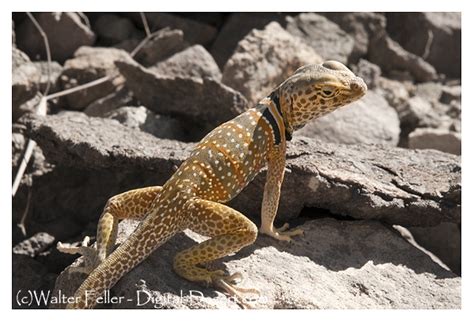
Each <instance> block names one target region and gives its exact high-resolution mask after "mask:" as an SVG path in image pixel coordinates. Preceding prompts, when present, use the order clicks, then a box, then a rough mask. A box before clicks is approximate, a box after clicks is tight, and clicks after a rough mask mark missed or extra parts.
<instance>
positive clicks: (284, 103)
mask: <svg viewBox="0 0 474 322" xmlns="http://www.w3.org/2000/svg"><path fill="white" fill-rule="evenodd" d="M366 92H367V85H366V84H365V83H364V81H363V80H362V78H360V77H357V76H356V75H354V73H352V72H351V71H350V70H349V68H347V67H346V66H344V65H343V64H342V63H339V62H337V61H332V60H330V61H326V62H324V63H322V64H318V65H306V66H303V67H300V68H298V69H297V70H296V72H295V73H294V74H293V75H292V76H291V77H289V78H288V79H287V80H285V81H284V82H283V83H282V84H281V85H280V86H278V87H277V88H276V89H275V91H274V92H273V93H272V95H276V96H277V97H278V101H279V103H280V106H281V110H282V114H283V119H284V122H285V126H286V127H287V131H288V132H289V133H292V132H293V131H295V130H297V129H299V128H301V127H303V126H304V125H305V124H306V123H308V122H309V121H310V120H312V119H315V118H318V117H321V116H323V115H325V114H327V113H329V112H332V111H334V110H335V109H337V108H339V107H341V106H343V105H346V104H349V103H351V102H353V101H355V100H357V99H359V98H361V97H362V96H363V95H364V94H365V93H366Z"/></svg>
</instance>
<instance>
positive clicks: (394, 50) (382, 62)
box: [368, 33, 438, 82]
mask: <svg viewBox="0 0 474 322" xmlns="http://www.w3.org/2000/svg"><path fill="white" fill-rule="evenodd" d="M368 57H369V60H370V61H371V62H373V63H375V64H377V65H379V66H380V68H382V70H383V71H384V72H385V73H387V74H389V75H390V74H391V73H394V72H397V71H407V72H408V73H410V75H411V76H413V78H414V79H415V80H416V81H418V82H428V81H432V80H435V79H437V78H438V75H437V74H436V70H435V68H434V67H433V66H431V65H430V64H429V63H427V62H426V61H425V60H423V58H421V57H420V56H417V55H415V54H413V53H410V52H408V51H406V50H405V49H403V47H402V46H400V45H399V44H398V43H397V42H396V41H394V40H393V39H392V38H390V36H389V35H387V34H386V33H380V34H378V35H377V36H375V37H374V38H372V40H371V42H370V45H369V51H368Z"/></svg>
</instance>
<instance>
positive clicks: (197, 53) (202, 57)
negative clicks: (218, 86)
mask: <svg viewBox="0 0 474 322" xmlns="http://www.w3.org/2000/svg"><path fill="white" fill-rule="evenodd" d="M150 70H151V71H153V72H154V73H156V74H161V75H164V76H168V77H180V78H187V77H197V78H204V77H210V78H213V79H215V80H216V81H220V80H221V78H222V74H221V71H220V70H219V66H217V64H216V62H215V61H214V58H212V56H211V54H209V53H208V52H207V50H206V49H204V47H202V46H201V45H194V46H191V47H188V48H186V49H185V50H183V51H181V52H179V53H176V54H174V55H173V56H171V57H170V58H168V59H166V60H164V61H162V62H159V63H158V64H156V65H154V66H153V67H151V68H150Z"/></svg>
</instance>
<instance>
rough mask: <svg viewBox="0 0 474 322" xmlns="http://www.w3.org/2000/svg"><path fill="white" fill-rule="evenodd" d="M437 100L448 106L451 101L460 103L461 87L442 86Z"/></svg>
mask: <svg viewBox="0 0 474 322" xmlns="http://www.w3.org/2000/svg"><path fill="white" fill-rule="evenodd" d="M439 100H440V102H441V103H444V104H450V103H451V102H452V101H461V85H455V86H443V89H442V93H441V97H440V98H439Z"/></svg>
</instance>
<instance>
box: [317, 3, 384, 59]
mask: <svg viewBox="0 0 474 322" xmlns="http://www.w3.org/2000/svg"><path fill="white" fill-rule="evenodd" d="M320 14H321V15H323V16H325V17H326V18H328V19H329V20H331V21H333V22H335V23H336V24H337V25H338V26H339V27H340V28H341V29H342V30H344V31H345V32H347V33H348V34H349V35H351V36H352V38H353V39H354V48H353V49H352V53H351V55H350V57H349V60H350V61H357V60H358V59H359V58H360V57H365V56H366V55H367V51H368V47H369V43H370V40H371V39H372V37H374V35H376V34H378V33H380V32H381V31H383V30H384V29H385V27H386V19H385V16H384V15H383V14H382V13H376V12H322V13H320Z"/></svg>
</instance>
